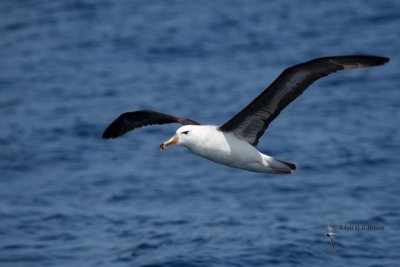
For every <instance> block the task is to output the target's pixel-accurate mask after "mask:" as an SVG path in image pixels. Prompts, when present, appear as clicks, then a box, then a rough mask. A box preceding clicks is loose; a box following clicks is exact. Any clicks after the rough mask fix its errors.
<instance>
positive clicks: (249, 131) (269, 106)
mask: <svg viewBox="0 0 400 267" xmlns="http://www.w3.org/2000/svg"><path fill="white" fill-rule="evenodd" d="M388 61H389V59H388V58H385V57H377V56H360V55H352V56H338V57H323V58H317V59H314V60H311V61H308V62H305V63H302V64H298V65H295V66H293V67H290V68H288V69H286V70H285V71H283V72H282V74H281V75H280V76H279V77H278V78H277V79H276V80H275V81H274V82H273V83H272V84H271V85H270V86H268V88H267V89H265V90H264V91H263V92H262V93H261V94H260V95H259V96H258V97H257V98H256V99H254V100H253V101H252V102H251V103H250V104H249V105H248V106H246V107H245V108H244V109H243V110H242V111H240V112H239V113H238V114H236V115H235V116H234V117H233V118H232V119H230V120H229V121H228V122H226V123H225V124H223V125H221V126H220V130H221V131H225V132H233V133H235V134H236V135H237V136H238V137H240V138H242V139H245V140H247V141H248V142H249V143H250V144H252V145H253V146H256V145H257V143H258V140H259V138H260V137H261V136H262V135H263V133H264V132H265V130H266V129H267V128H268V125H269V124H270V123H271V121H272V120H273V119H275V118H276V117H277V116H278V115H279V113H280V112H281V111H282V110H283V109H284V108H285V107H286V106H287V105H289V104H290V103H291V102H292V101H293V100H295V99H296V98H297V97H298V96H299V95H301V94H302V93H303V92H304V90H305V89H307V87H309V86H310V85H311V84H312V83H313V82H315V81H316V80H318V79H319V78H321V77H324V76H326V75H328V74H331V73H333V72H336V71H340V70H344V69H348V68H362V67H371V66H378V65H382V64H385V63H386V62H388Z"/></svg>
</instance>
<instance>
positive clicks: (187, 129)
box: [160, 125, 201, 150]
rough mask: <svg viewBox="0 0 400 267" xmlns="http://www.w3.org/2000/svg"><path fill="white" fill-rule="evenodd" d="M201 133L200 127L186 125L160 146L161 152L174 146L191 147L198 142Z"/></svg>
mask: <svg viewBox="0 0 400 267" xmlns="http://www.w3.org/2000/svg"><path fill="white" fill-rule="evenodd" d="M200 132H201V126H199V125H184V126H182V127H180V128H179V129H178V130H176V132H175V134H174V135H173V136H172V137H171V138H170V139H169V140H167V141H165V142H164V143H162V144H161V145H160V150H164V149H166V148H168V147H171V146H174V145H184V146H190V145H191V144H195V143H196V142H198V140H199V137H200Z"/></svg>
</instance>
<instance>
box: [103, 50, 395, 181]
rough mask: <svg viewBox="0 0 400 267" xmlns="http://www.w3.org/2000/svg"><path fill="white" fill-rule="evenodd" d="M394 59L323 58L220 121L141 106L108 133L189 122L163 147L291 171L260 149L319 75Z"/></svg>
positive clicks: (289, 73)
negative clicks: (261, 142) (280, 118)
mask: <svg viewBox="0 0 400 267" xmlns="http://www.w3.org/2000/svg"><path fill="white" fill-rule="evenodd" d="M388 61H389V59H388V58H385V57H378V56H367V55H350V56H335V57H323V58H317V59H314V60H311V61H308V62H305V63H301V64H298V65H295V66H293V67H290V68H288V69H286V70H285V71H283V72H282V74H281V75H280V76H279V77H278V78H277V79H276V80H275V81H274V82H273V83H272V84H271V85H270V86H268V88H267V89H265V90H264V91H263V92H262V93H261V94H260V95H259V96H257V97H256V99H254V100H253V101H252V102H251V103H250V104H249V105H247V106H246V107H245V108H244V109H243V110H242V111H240V112H239V113H238V114H236V115H235V116H234V117H233V118H231V119H230V120H229V121H227V122H226V123H224V124H222V125H220V126H215V125H200V124H199V123H198V122H196V121H194V120H191V119H186V118H181V117H177V116H173V115H170V114H166V113H161V112H157V111H152V110H140V111H134V112H126V113H123V114H121V115H120V116H119V117H118V118H117V119H115V120H114V121H113V122H112V123H111V124H110V125H109V126H108V127H107V129H106V130H105V131H104V133H103V138H106V139H107V138H116V137H119V136H121V135H123V134H125V133H126V132H129V131H131V130H133V129H136V128H140V127H143V126H147V125H154V124H167V123H181V124H183V125H184V126H182V127H180V128H179V129H178V130H176V133H175V134H174V135H173V136H172V137H171V139H169V140H167V141H165V142H164V143H162V144H161V145H160V149H161V150H164V149H166V148H168V147H171V146H173V145H178V144H179V145H183V146H185V147H187V148H188V149H189V150H190V151H191V152H192V153H194V154H196V155H199V156H201V157H204V158H207V159H209V160H212V161H215V162H217V163H220V164H224V165H227V166H230V167H233V168H239V169H244V170H248V171H252V172H269V173H277V174H289V173H292V172H293V171H294V170H295V169H296V165H295V164H294V163H289V162H285V161H282V160H278V159H275V158H273V157H270V156H267V155H265V154H263V153H261V152H259V151H258V150H257V149H256V146H257V143H258V140H259V139H260V137H261V136H262V135H263V133H264V132H265V130H266V129H267V128H268V126H269V124H270V123H271V121H272V120H273V119H275V118H276V117H277V116H278V115H279V113H280V112H281V111H282V110H283V109H284V108H285V107H286V106H287V105H289V104H290V103H291V102H292V101H293V100H295V99H296V98H297V97H298V96H299V95H301V94H302V93H303V92H304V90H305V89H307V87H309V86H310V85H311V84H312V83H313V82H315V81H316V80H318V79H319V78H321V77H323V76H326V75H328V74H330V73H333V72H336V71H340V70H344V69H349V68H363V67H371V66H378V65H382V64H385V63H386V62H388Z"/></svg>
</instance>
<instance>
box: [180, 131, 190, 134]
mask: <svg viewBox="0 0 400 267" xmlns="http://www.w3.org/2000/svg"><path fill="white" fill-rule="evenodd" d="M189 132H190V131H184V132H182V133H183V134H188V133H189Z"/></svg>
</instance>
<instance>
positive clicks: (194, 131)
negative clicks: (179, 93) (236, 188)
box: [176, 125, 292, 174]
mask: <svg viewBox="0 0 400 267" xmlns="http://www.w3.org/2000/svg"><path fill="white" fill-rule="evenodd" d="M183 132H188V133H187V134H182V133H183ZM176 135H177V136H178V139H179V142H178V144H181V145H183V146H185V147H187V148H188V149H189V150H190V151H191V152H192V153H193V154H196V155H198V156H201V157H203V158H206V159H209V160H212V161H214V162H217V163H220V164H224V165H227V166H230V167H233V168H239V169H244V170H248V171H252V172H272V173H282V174H283V173H291V172H292V170H291V169H290V168H288V166H287V165H286V164H284V163H283V162H282V161H280V160H276V159H274V158H272V157H269V156H267V155H265V154H262V153H261V152H259V151H258V150H257V149H256V148H255V147H254V146H252V145H250V144H249V143H248V142H247V141H245V140H242V139H240V138H238V137H237V136H236V135H235V134H233V133H230V132H222V131H220V130H219V129H218V126H214V125H187V126H182V127H181V128H179V129H178V130H177V131H176Z"/></svg>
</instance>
